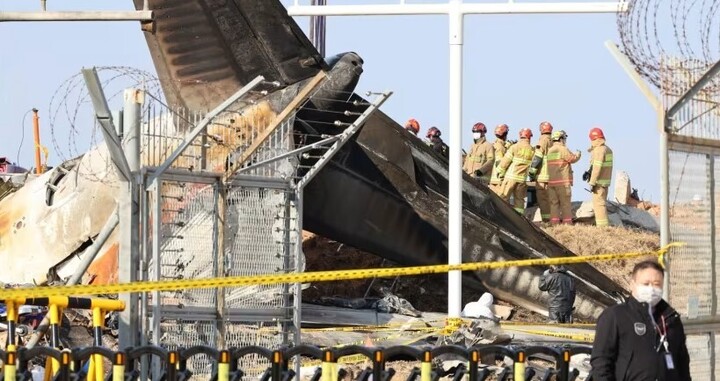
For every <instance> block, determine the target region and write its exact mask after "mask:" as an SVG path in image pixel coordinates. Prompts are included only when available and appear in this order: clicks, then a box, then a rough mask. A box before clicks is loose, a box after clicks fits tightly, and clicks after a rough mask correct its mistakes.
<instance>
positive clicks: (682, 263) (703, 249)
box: [663, 61, 720, 380]
mask: <svg viewBox="0 0 720 381" xmlns="http://www.w3.org/2000/svg"><path fill="white" fill-rule="evenodd" d="M688 67H694V69H690V68H688ZM706 70H707V69H706V68H698V66H697V65H689V64H688V63H686V62H680V61H678V62H673V63H671V64H669V65H668V67H667V68H666V69H665V71H664V72H663V76H664V78H665V79H666V81H665V83H673V82H678V81H673V80H672V79H673V78H677V77H678V76H680V77H682V78H683V81H684V82H685V83H696V82H697V81H698V80H699V79H700V77H701V76H702V75H703V74H704V73H705V72H706ZM712 85H713V82H712V81H710V82H709V83H708V84H707V85H706V86H705V88H704V89H703V90H701V91H700V92H698V93H697V94H696V95H695V96H694V97H693V99H691V100H690V101H688V102H687V103H686V104H685V105H684V106H683V107H682V108H681V109H680V110H679V111H678V112H677V113H676V114H675V115H674V116H673V117H672V119H670V120H669V121H668V123H667V124H668V127H667V128H668V159H669V160H668V167H669V168H668V181H669V190H670V192H669V198H670V200H669V201H670V208H669V210H670V240H671V241H677V242H685V243H686V244H687V245H686V246H683V247H681V248H678V249H675V250H673V254H672V255H671V256H670V257H669V262H668V269H669V274H670V275H669V285H668V286H669V290H668V291H669V292H668V295H669V298H670V304H671V305H673V307H675V308H676V309H677V310H678V312H679V313H680V315H681V316H683V318H684V319H685V321H686V323H685V325H686V331H687V333H688V335H687V346H688V350H689V352H690V359H691V368H692V372H693V374H692V376H693V378H695V379H700V380H715V379H720V364H718V356H717V355H718V352H717V351H718V350H719V349H720V348H719V347H718V344H720V336H718V335H720V333H716V331H717V328H718V325H717V324H718V322H720V316H719V315H718V306H717V302H718V301H717V297H718V280H719V279H718V261H717V243H718V241H717V239H718V230H717V229H718V226H719V224H718V223H719V222H720V221H719V220H718V213H717V205H718V202H719V201H720V199H718V195H719V194H718V192H719V191H720V190H719V189H716V188H717V185H716V184H717V180H718V179H720V108H719V107H718V106H719V105H720V103H718V98H717V97H716V96H715V97H713V94H714V92H715V90H714V89H711V88H710V87H711V86H712ZM671 88H673V89H677V87H676V86H674V87H671ZM663 90H664V91H663V93H664V99H663V101H664V103H665V109H668V107H670V106H671V105H673V104H675V103H676V102H677V101H678V99H679V97H680V96H681V95H682V94H679V93H678V92H677V90H676V91H675V92H673V91H668V90H669V89H663ZM685 90H687V89H685ZM711 90H712V91H711Z"/></svg>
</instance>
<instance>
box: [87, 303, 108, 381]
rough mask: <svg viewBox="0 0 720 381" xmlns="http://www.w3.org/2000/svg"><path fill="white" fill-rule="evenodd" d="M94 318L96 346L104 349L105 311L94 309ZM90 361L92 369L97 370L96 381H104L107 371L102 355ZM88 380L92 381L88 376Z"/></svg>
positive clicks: (93, 357)
mask: <svg viewBox="0 0 720 381" xmlns="http://www.w3.org/2000/svg"><path fill="white" fill-rule="evenodd" d="M92 317H93V334H94V336H95V346H96V347H102V327H103V325H104V321H105V311H103V310H101V309H100V307H93V310H92ZM90 360H91V362H90V367H91V368H93V369H95V372H94V373H95V377H94V379H95V381H103V374H104V373H105V369H104V367H103V357H102V355H99V354H96V355H92V358H91V359H90ZM88 380H92V378H90V377H89V376H88Z"/></svg>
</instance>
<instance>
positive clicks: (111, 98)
mask: <svg viewBox="0 0 720 381" xmlns="http://www.w3.org/2000/svg"><path fill="white" fill-rule="evenodd" d="M95 69H96V71H97V73H98V76H99V77H100V80H101V85H102V87H103V90H104V93H105V96H106V98H107V101H108V105H109V106H110V109H111V110H121V109H122V105H123V97H122V94H123V91H124V90H125V89H127V88H139V89H142V90H143V91H145V92H146V93H147V94H151V95H152V96H153V97H155V98H158V99H164V97H163V93H162V89H161V86H160V81H159V80H158V79H157V77H156V76H155V75H154V74H152V73H150V72H148V71H145V70H141V69H136V68H132V67H127V66H100V67H96V68H95ZM146 112H147V106H145V108H144V109H143V114H144V113H146ZM48 123H49V128H50V135H51V140H52V144H53V148H54V152H55V154H56V155H57V157H58V158H59V159H60V161H62V162H65V161H67V160H70V159H73V158H77V157H79V156H81V155H83V154H85V153H86V152H88V151H89V150H90V149H91V148H93V147H95V146H97V145H98V143H100V142H101V141H102V133H101V131H100V125H99V123H98V122H97V119H96V118H95V112H94V109H93V105H92V102H91V101H90V97H89V94H88V91H87V87H86V86H85V81H84V79H83V76H82V73H80V72H79V73H76V74H74V75H72V76H71V77H69V78H67V79H66V80H65V81H63V82H62V83H61V84H60V86H58V88H57V89H56V90H55V92H54V93H53V95H52V97H51V98H50V103H49V106H48ZM116 123H117V121H116ZM63 141H64V143H61V142H63ZM100 157H101V159H102V161H104V162H105V163H106V167H105V168H104V169H105V170H107V169H108V168H109V166H110V165H111V161H110V160H109V157H108V154H107V153H104V152H103V153H100ZM96 164H97V163H96ZM83 169H84V171H83V172H85V175H86V176H88V177H90V178H91V179H92V180H98V181H102V179H101V178H100V177H98V176H97V173H98V172H99V167H97V166H95V167H93V168H83Z"/></svg>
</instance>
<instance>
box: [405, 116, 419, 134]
mask: <svg viewBox="0 0 720 381" xmlns="http://www.w3.org/2000/svg"><path fill="white" fill-rule="evenodd" d="M405 129H406V130H408V131H410V132H411V133H412V134H414V135H415V136H417V134H419V133H420V123H419V122H418V121H417V120H415V119H409V120H408V121H407V122H406V123H405Z"/></svg>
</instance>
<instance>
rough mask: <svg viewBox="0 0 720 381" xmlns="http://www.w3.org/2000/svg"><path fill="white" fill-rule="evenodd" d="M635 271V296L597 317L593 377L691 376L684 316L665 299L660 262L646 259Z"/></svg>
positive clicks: (613, 380) (602, 380)
mask: <svg viewBox="0 0 720 381" xmlns="http://www.w3.org/2000/svg"><path fill="white" fill-rule="evenodd" d="M632 274H633V275H632V296H631V297H629V298H628V299H627V301H626V302H625V303H622V304H618V305H615V306H612V307H609V308H607V309H606V310H605V311H603V313H602V314H601V315H600V318H599V319H598V322H597V327H596V331H595V343H594V344H593V350H592V356H591V358H590V363H591V365H592V372H591V375H592V380H593V381H624V380H627V381H636V380H637V381H644V380H660V381H691V378H690V356H689V354H688V350H687V347H686V345H685V331H684V329H683V325H682V322H681V321H680V315H679V314H678V313H677V312H675V310H674V309H673V308H672V307H670V305H669V304H667V303H666V302H665V301H664V300H662V285H663V277H664V273H663V269H662V267H660V265H659V264H658V263H656V262H653V261H644V262H640V263H638V264H637V265H635V268H634V269H633V273H632Z"/></svg>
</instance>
